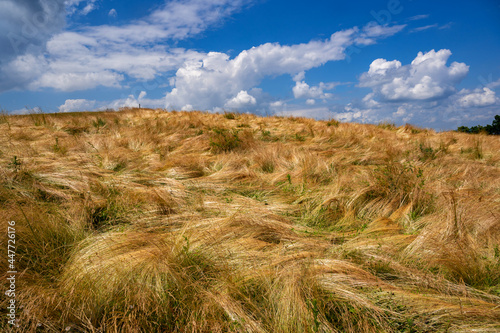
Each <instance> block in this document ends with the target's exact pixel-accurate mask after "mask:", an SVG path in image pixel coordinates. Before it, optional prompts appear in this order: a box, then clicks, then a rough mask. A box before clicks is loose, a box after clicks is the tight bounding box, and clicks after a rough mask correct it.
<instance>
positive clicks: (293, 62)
mask: <svg viewBox="0 0 500 333" xmlns="http://www.w3.org/2000/svg"><path fill="white" fill-rule="evenodd" d="M400 29H401V28H398V29H391V28H390V27H385V26H384V27H382V28H381V29H380V31H378V32H372V33H371V34H370V37H371V38H383V37H387V36H388V35H389V34H390V33H395V32H396V31H400ZM371 30H377V29H376V28H375V27H374V26H371V27H370V29H369V31H371ZM360 34H361V35H363V34H365V35H366V32H365V30H364V29H362V30H361V31H360V30H359V29H358V28H352V29H347V30H342V31H338V32H336V33H334V34H332V35H331V36H330V37H329V38H327V39H326V40H319V41H318V40H314V41H310V42H308V43H302V44H295V45H280V44H278V43H266V44H262V45H259V46H256V47H252V48H251V49H248V50H244V51H242V52H241V53H240V54H238V55H237V56H236V57H235V58H234V59H230V57H229V56H228V55H227V54H225V53H220V52H209V53H208V54H206V55H204V56H203V57H202V58H201V59H198V60H196V59H191V60H189V61H186V62H185V63H184V64H183V66H182V67H181V68H179V69H178V70H177V72H176V75H175V78H174V80H172V85H173V86H174V88H173V89H172V90H171V91H170V92H169V93H167V95H166V102H167V105H166V107H167V108H172V109H179V108H182V107H183V106H184V105H186V104H188V103H192V104H193V106H194V107H195V108H196V109H205V110H206V109H214V108H216V107H220V106H223V105H226V103H228V102H230V100H231V99H233V98H234V96H236V95H237V94H238V93H239V92H241V91H249V90H250V89H251V88H253V87H256V86H257V85H258V84H259V83H260V82H261V81H262V80H263V78H264V77H266V76H279V75H283V74H289V75H291V76H293V77H294V79H295V80H296V81H300V80H302V79H303V78H304V72H305V71H306V70H309V69H311V68H315V67H318V66H321V65H323V64H325V63H326V62H329V61H335V60H342V59H345V57H346V54H345V50H346V48H347V47H348V46H350V45H353V44H355V43H356V41H357V39H358V37H359V36H360ZM331 85H332V84H326V83H321V84H320V85H319V86H313V87H310V86H309V85H307V84H306V83H305V82H303V81H300V82H298V83H296V87H295V88H294V89H295V90H294V94H295V96H300V97H298V98H308V99H311V98H329V97H331V94H329V93H325V92H324V90H329V89H332V88H333V86H331ZM256 104H259V100H258V99H257V103H256Z"/></svg>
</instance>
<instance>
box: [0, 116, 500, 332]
mask: <svg viewBox="0 0 500 333" xmlns="http://www.w3.org/2000/svg"><path fill="white" fill-rule="evenodd" d="M0 177H1V186H0V202H1V208H0V223H1V228H2V230H4V234H3V235H4V236H3V237H1V238H0V243H1V244H2V248H3V249H7V246H8V244H7V240H8V237H7V230H8V226H9V225H8V222H9V221H15V222H16V224H15V239H16V257H15V259H16V261H15V267H16V269H17V272H18V273H17V276H16V295H15V300H16V306H17V309H16V318H17V319H18V321H17V323H18V325H19V327H18V328H17V329H13V328H12V326H11V325H9V324H8V322H7V321H6V320H5V319H2V321H1V323H0V328H1V329H2V330H3V331H9V330H12V331H19V332H29V331H33V332H34V331H36V332H61V331H64V330H66V331H70V332H83V331H85V332H99V331H105V332H116V331H122V332H283V333H288V332H297V333H298V332H470V331H473V330H474V332H497V331H500V138H499V137H497V136H485V135H470V134H465V133H457V132H443V133H436V132H434V131H432V130H423V129H419V128H415V127H412V126H410V125H407V126H405V127H394V126H393V125H390V124H382V125H378V126H375V125H361V124H350V123H338V122H336V121H329V122H327V121H315V120H311V119H305V118H283V117H266V118H262V117H257V116H254V115H247V114H224V115H220V114H209V113H201V112H164V111H161V110H144V109H143V110H138V109H129V110H123V111H121V112H101V113H68V114H50V115H48V114H31V115H24V116H7V115H3V116H1V117H0ZM3 251H4V252H3V253H4V256H5V257H4V258H3V259H2V261H1V272H2V288H3V290H7V289H9V282H8V280H7V277H8V276H9V275H8V274H7V271H9V267H8V264H9V263H8V262H7V257H6V253H7V251H6V250H3ZM8 302H9V298H8V297H5V296H4V297H2V302H1V309H2V310H1V313H2V317H3V318H6V315H7V306H8V304H9V303H8Z"/></svg>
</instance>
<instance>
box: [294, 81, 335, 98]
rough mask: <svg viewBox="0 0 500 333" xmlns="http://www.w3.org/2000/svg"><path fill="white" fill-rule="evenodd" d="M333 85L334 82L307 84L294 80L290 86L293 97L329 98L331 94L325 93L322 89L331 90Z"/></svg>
mask: <svg viewBox="0 0 500 333" xmlns="http://www.w3.org/2000/svg"><path fill="white" fill-rule="evenodd" d="M334 87H335V84H334V83H328V84H325V83H323V82H320V84H319V86H312V87H311V86H309V85H308V84H307V83H306V82H305V81H301V82H295V86H294V87H293V88H292V91H293V96H294V97H295V98H308V99H315V98H320V99H327V98H331V97H332V94H330V93H325V92H324V90H331V89H333V88H334Z"/></svg>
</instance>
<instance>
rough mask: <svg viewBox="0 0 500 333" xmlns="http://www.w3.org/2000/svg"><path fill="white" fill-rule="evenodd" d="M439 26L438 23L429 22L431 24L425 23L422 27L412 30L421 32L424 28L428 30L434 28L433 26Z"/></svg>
mask: <svg viewBox="0 0 500 333" xmlns="http://www.w3.org/2000/svg"><path fill="white" fill-rule="evenodd" d="M437 27H438V24H437V23H435V24H429V25H424V26H422V27H417V28H414V29H412V30H411V31H410V32H420V31H424V30H428V29H432V28H437Z"/></svg>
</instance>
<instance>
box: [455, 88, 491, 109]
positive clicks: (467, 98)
mask: <svg viewBox="0 0 500 333" xmlns="http://www.w3.org/2000/svg"><path fill="white" fill-rule="evenodd" d="M460 93H461V95H463V96H461V97H459V98H458V100H457V104H458V105H459V106H461V107H463V108H468V107H474V106H478V107H482V106H489V105H493V104H495V103H497V102H498V98H497V97H496V95H495V92H494V91H493V90H491V89H489V88H486V87H485V88H483V89H482V90H481V89H476V90H474V91H473V92H469V91H467V90H465V89H464V90H462V91H460Z"/></svg>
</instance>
